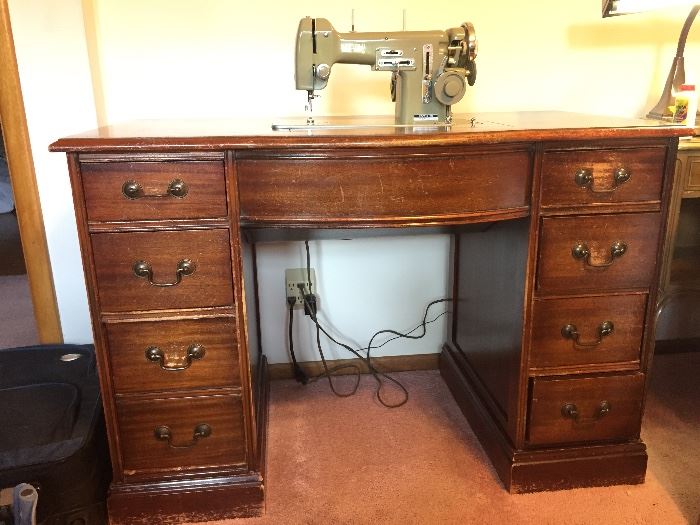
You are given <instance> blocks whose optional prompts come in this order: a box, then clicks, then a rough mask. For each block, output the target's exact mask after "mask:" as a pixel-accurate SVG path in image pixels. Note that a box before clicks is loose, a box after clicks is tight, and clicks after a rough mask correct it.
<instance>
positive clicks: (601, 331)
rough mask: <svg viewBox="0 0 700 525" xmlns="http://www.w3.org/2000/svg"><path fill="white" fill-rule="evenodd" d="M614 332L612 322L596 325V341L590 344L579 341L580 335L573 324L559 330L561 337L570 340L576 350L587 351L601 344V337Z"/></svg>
mask: <svg viewBox="0 0 700 525" xmlns="http://www.w3.org/2000/svg"><path fill="white" fill-rule="evenodd" d="M614 331H615V325H614V324H613V323H612V321H603V322H602V323H600V324H599V325H598V339H596V340H595V341H592V342H587V343H583V342H581V341H579V338H580V337H581V334H579V333H578V330H577V329H576V325H575V324H567V325H565V326H562V328H561V336H562V337H563V338H564V339H571V342H572V344H573V345H574V348H578V349H588V348H593V347H594V346H598V345H599V344H600V343H602V342H603V337H605V336H606V335H610V334H612V333H613V332H614Z"/></svg>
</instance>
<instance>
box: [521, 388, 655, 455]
mask: <svg viewBox="0 0 700 525" xmlns="http://www.w3.org/2000/svg"><path fill="white" fill-rule="evenodd" d="M532 381H533V383H532V398H531V402H530V415H529V424H528V443H529V444H530V445H554V444H558V443H579V442H584V441H608V440H625V439H634V438H638V437H639V430H640V426H641V419H642V392H643V389H644V374H627V375H612V376H601V377H586V378H576V379H551V378H534V379H533V380H532Z"/></svg>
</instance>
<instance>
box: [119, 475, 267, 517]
mask: <svg viewBox="0 0 700 525" xmlns="http://www.w3.org/2000/svg"><path fill="white" fill-rule="evenodd" d="M107 509H108V512H109V523H110V525H141V524H143V525H146V524H148V525H153V524H158V525H175V524H178V523H186V522H199V521H216V520H223V519H230V518H246V517H254V516H261V515H262V514H263V512H264V511H265V490H264V485H263V480H262V478H261V477H259V476H254V475H253V476H247V477H246V478H245V479H244V480H237V479H235V478H227V479H224V480H221V481H218V480H217V481H215V482H212V480H185V481H181V482H172V483H167V484H153V485H149V484H144V485H112V487H111V489H110V495H109V498H108V500H107Z"/></svg>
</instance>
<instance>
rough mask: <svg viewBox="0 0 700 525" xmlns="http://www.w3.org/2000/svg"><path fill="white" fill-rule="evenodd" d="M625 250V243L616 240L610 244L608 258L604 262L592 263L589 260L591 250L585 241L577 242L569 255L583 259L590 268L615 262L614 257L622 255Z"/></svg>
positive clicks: (603, 266)
mask: <svg viewBox="0 0 700 525" xmlns="http://www.w3.org/2000/svg"><path fill="white" fill-rule="evenodd" d="M625 252H627V245H626V244H625V243H624V242H621V241H617V242H615V243H613V245H612V246H610V258H609V259H608V260H607V261H604V262H598V263H594V262H593V261H591V250H590V248H588V246H587V245H586V244H585V243H581V242H580V243H578V244H576V245H575V246H574V247H573V248H571V255H572V256H573V258H574V259H583V261H584V263H585V264H586V266H590V267H592V268H606V267H608V266H610V265H612V263H614V262H615V259H617V258H619V257H622V256H623V255H624V254H625Z"/></svg>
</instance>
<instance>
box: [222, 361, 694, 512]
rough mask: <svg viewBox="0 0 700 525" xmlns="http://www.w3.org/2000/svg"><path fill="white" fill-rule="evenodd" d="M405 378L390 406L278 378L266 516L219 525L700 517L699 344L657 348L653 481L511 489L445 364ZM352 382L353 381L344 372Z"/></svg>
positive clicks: (367, 394) (650, 414)
mask: <svg viewBox="0 0 700 525" xmlns="http://www.w3.org/2000/svg"><path fill="white" fill-rule="evenodd" d="M398 377H400V378H401V380H402V381H403V382H404V383H405V384H406V386H407V387H408V389H409V391H410V393H411V399H410V401H409V403H408V404H407V405H405V406H404V407H402V408H399V409H395V410H387V409H386V408H383V407H382V406H380V405H379V404H378V403H377V402H376V401H375V399H374V398H373V387H374V383H373V380H372V379H371V378H368V377H366V376H365V377H364V378H363V386H362V389H361V392H360V393H359V394H358V395H356V396H354V397H351V398H346V399H340V398H337V397H334V396H333V395H332V394H330V393H329V391H328V386H327V383H324V382H318V383H315V384H312V385H309V386H306V387H302V386H299V385H297V384H296V383H294V382H292V381H275V382H273V383H272V387H271V405H270V421H269V430H268V467H267V469H268V470H267V478H266V488H267V513H266V515H265V516H264V517H261V518H253V519H247V520H224V521H220V522H212V523H216V524H217V525H234V524H235V525H273V524H274V525H284V524H372V523H380V524H498V525H501V524H530V523H532V524H538V525H539V524H596V525H597V524H603V523H604V524H606V525H609V524H654V525H656V524H659V525H661V524H663V525H673V524H687V523H692V524H695V523H696V522H697V520H698V514H700V454H699V451H700V445H698V443H700V420H699V411H698V410H697V409H696V408H695V405H697V402H698V400H700V387H699V385H700V382H698V381H697V378H698V377H700V353H696V354H674V355H664V356H658V357H657V359H656V362H655V367H654V374H653V383H652V390H651V392H650V394H649V397H648V407H647V417H646V420H645V424H644V428H643V435H644V438H645V440H646V442H647V444H648V446H649V456H650V461H649V470H648V472H647V481H646V483H644V484H643V485H636V486H617V487H602V488H590V489H575V490H568V491H557V492H545V493H535V494H523V495H510V494H508V493H506V491H505V490H504V489H503V488H502V485H501V484H500V481H499V480H498V479H497V477H496V474H495V472H494V470H493V469H492V468H491V466H490V464H489V462H488V460H487V458H486V456H485V455H484V453H483V451H482V449H481V447H480V446H479V444H478V442H477V441H476V438H475V436H474V434H473V433H472V431H471V429H470V428H469V425H468V424H467V423H466V421H465V419H464V417H463V416H462V414H461V412H460V411H459V409H458V407H457V405H456V404H455V402H454V401H453V399H452V396H451V395H450V393H449V391H448V389H447V387H446V386H445V384H444V383H443V381H442V379H441V378H440V375H439V373H438V372H437V371H426V372H405V373H402V374H398ZM345 380H347V378H345Z"/></svg>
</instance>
